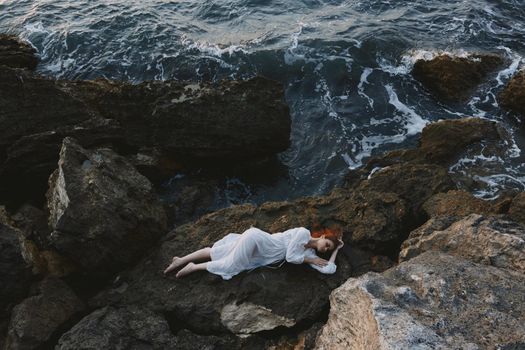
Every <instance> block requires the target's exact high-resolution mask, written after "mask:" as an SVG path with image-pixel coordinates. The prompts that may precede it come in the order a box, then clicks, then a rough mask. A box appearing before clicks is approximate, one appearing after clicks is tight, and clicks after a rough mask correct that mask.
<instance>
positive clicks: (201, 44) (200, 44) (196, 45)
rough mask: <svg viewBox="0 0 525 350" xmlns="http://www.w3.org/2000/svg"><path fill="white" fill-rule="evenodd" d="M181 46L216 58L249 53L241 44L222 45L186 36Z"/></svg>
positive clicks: (183, 37) (182, 39)
mask: <svg viewBox="0 0 525 350" xmlns="http://www.w3.org/2000/svg"><path fill="white" fill-rule="evenodd" d="M181 44H182V45H183V46H185V47H186V48H187V49H189V50H191V49H195V50H198V51H200V52H202V53H204V54H207V55H211V56H216V57H222V56H223V55H226V54H228V55H230V56H231V55H233V54H234V53H237V52H242V53H245V54H247V53H248V51H247V50H246V47H245V46H244V45H240V44H238V45H235V44H231V45H222V44H215V43H210V42H207V41H200V40H197V41H194V40H192V39H190V38H188V37H187V36H184V35H183V36H182V38H181Z"/></svg>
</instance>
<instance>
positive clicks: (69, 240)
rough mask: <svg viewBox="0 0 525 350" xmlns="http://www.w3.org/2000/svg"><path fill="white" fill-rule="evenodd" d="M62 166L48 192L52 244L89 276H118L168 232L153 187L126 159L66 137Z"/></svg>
mask: <svg viewBox="0 0 525 350" xmlns="http://www.w3.org/2000/svg"><path fill="white" fill-rule="evenodd" d="M58 166H59V167H58V170H56V171H55V173H54V174H53V176H52V177H51V178H50V190H49V192H48V207H49V211H50V218H49V224H50V226H51V227H52V228H53V232H52V233H51V235H50V236H49V242H50V244H51V245H52V246H53V247H54V248H56V249H57V250H58V251H59V252H60V253H61V254H63V255H65V256H67V257H68V258H70V259H71V260H72V261H74V262H76V263H77V264H78V265H80V266H81V267H82V268H83V269H84V270H85V271H88V272H91V273H94V274H99V275H107V274H110V273H111V272H115V271H118V270H119V269H121V268H122V267H123V266H125V265H127V264H129V263H131V262H133V261H135V260H136V259H137V258H138V257H139V256H140V255H141V254H142V253H143V252H144V251H145V250H146V249H148V247H151V246H152V245H153V244H154V243H155V242H156V241H157V239H158V238H159V237H160V236H161V235H162V234H164V233H165V232H166V229H167V228H166V214H165V212H164V209H163V207H162V205H161V203H160V202H159V200H158V199H157V196H156V194H155V192H154V191H153V188H152V185H151V183H150V182H149V181H148V180H147V179H146V178H145V177H144V176H142V175H141V174H139V173H138V172H137V171H136V170H135V168H134V167H133V166H132V165H131V164H130V163H129V161H127V160H126V159H125V158H123V157H121V156H119V155H117V154H115V153H114V152H113V151H111V150H110V149H98V150H92V151H88V150H85V149H83V148H82V147H80V146H79V145H78V144H77V143H76V141H74V140H73V139H71V138H66V139H64V142H63V145H62V150H61V151H60V161H59V164H58Z"/></svg>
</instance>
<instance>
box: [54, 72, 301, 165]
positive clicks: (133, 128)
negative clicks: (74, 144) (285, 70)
mask: <svg viewBox="0 0 525 350" xmlns="http://www.w3.org/2000/svg"><path fill="white" fill-rule="evenodd" d="M60 84H61V85H62V89H63V90H67V91H69V93H70V94H71V95H73V96H74V97H76V98H78V99H81V100H83V101H84V102H85V103H86V104H87V105H88V106H90V108H91V109H93V110H95V111H97V112H98V113H99V114H100V115H102V116H104V117H106V118H112V119H116V120H118V121H119V122H120V123H121V125H122V127H123V129H124V134H125V137H126V140H127V141H128V143H129V144H130V145H131V146H135V147H153V146H155V147H160V148H161V149H162V150H164V151H165V152H167V153H168V154H170V155H174V156H177V157H181V158H192V157H198V158H214V157H223V158H234V159H243V158H244V159H247V158H251V157H261V156H267V155H273V154H275V153H277V152H281V151H284V150H285V149H286V148H288V146H289V135H290V123H291V122H290V116H289V111H288V107H287V106H286V105H285V104H284V102H283V89H282V86H281V85H280V84H279V83H277V82H275V81H272V80H268V79H264V78H260V77H258V78H254V79H251V80H247V81H223V82H222V83H220V87H219V86H215V85H213V84H205V83H199V84H183V83H179V82H174V81H166V82H160V81H150V82H144V83H141V84H138V85H132V84H126V83H121V82H113V81H108V80H95V81H82V82H65V81H62V82H60Z"/></svg>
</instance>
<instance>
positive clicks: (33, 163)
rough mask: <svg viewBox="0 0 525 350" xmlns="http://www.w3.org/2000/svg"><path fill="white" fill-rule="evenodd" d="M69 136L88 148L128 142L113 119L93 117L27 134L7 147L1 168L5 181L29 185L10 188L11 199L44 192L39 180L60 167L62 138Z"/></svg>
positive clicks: (8, 189) (7, 189)
mask: <svg viewBox="0 0 525 350" xmlns="http://www.w3.org/2000/svg"><path fill="white" fill-rule="evenodd" d="M66 136H71V137H74V138H75V139H76V140H77V141H78V142H79V143H80V144H82V145H83V146H85V147H95V146H99V147H100V146H102V145H122V144H123V143H124V142H123V138H122V129H121V128H120V126H119V125H118V123H117V122H116V121H114V120H111V119H90V120H87V121H85V122H82V123H79V124H77V125H75V126H69V127H59V128H57V129H56V130H54V131H48V132H43V133H38V134H32V135H28V136H23V137H21V138H20V139H19V140H17V141H16V142H14V143H13V144H12V145H11V146H10V147H9V148H8V149H7V155H6V159H5V161H4V163H3V165H2V166H1V167H0V178H1V179H3V181H4V182H5V183H7V184H13V183H23V184H26V185H25V186H23V188H20V187H18V186H10V187H8V188H6V189H5V191H4V193H5V195H6V196H7V197H8V198H9V197H20V198H22V199H24V198H33V197H34V194H35V193H41V192H42V191H43V183H41V182H40V181H35V179H37V180H38V179H44V178H46V177H49V175H50V174H51V173H52V172H53V170H54V169H56V166H57V161H58V154H59V153H60V147H61V144H62V140H63V139H64V137H66ZM117 148H119V147H118V146H117ZM120 148H121V147H120ZM35 204H40V203H39V202H36V203H35Z"/></svg>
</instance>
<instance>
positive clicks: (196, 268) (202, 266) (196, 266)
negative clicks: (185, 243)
mask: <svg viewBox="0 0 525 350" xmlns="http://www.w3.org/2000/svg"><path fill="white" fill-rule="evenodd" d="M207 266H208V263H207V262H205V263H200V264H194V263H192V262H190V263H189V264H188V265H186V266H184V268H183V269H182V270H180V271H179V272H177V274H176V275H175V277H177V278H181V277H184V276H186V275H189V274H190V273H193V272H195V271H201V270H206V267H207Z"/></svg>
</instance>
